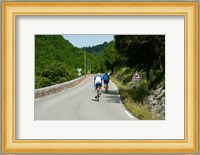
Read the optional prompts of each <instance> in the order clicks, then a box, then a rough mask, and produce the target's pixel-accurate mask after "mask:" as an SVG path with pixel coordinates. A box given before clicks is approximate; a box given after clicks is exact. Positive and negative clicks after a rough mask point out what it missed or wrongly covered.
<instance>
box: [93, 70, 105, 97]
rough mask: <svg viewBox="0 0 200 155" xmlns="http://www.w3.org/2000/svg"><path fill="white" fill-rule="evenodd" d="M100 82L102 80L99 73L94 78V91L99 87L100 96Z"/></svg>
mask: <svg viewBox="0 0 200 155" xmlns="http://www.w3.org/2000/svg"><path fill="white" fill-rule="evenodd" d="M102 80H103V78H102V77H101V74H100V73H98V74H97V75H96V76H95V77H94V85H95V90H97V87H99V86H100V94H101V86H102Z"/></svg>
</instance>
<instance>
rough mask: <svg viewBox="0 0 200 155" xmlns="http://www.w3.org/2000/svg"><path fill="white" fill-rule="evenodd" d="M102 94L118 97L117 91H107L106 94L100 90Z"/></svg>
mask: <svg viewBox="0 0 200 155" xmlns="http://www.w3.org/2000/svg"><path fill="white" fill-rule="evenodd" d="M102 93H103V94H110V95H118V92H117V90H109V91H108V92H106V91H105V90H102Z"/></svg>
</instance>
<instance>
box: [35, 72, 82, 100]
mask: <svg viewBox="0 0 200 155" xmlns="http://www.w3.org/2000/svg"><path fill="white" fill-rule="evenodd" d="M85 78H86V76H81V77H79V78H77V79H74V80H71V81H67V82H64V83H60V84H56V85H53V86H48V87H44V88H39V89H36V90H35V98H39V97H42V96H46V95H50V94H54V93H57V92H60V91H62V90H64V89H66V88H69V87H72V86H74V85H76V84H78V83H80V82H81V81H82V80H84V79H85Z"/></svg>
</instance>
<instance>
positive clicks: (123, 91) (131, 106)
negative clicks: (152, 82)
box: [111, 77, 158, 120]
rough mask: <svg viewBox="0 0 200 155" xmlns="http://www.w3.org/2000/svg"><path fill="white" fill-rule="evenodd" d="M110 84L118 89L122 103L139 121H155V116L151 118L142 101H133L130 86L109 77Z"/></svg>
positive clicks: (132, 92)
mask: <svg viewBox="0 0 200 155" xmlns="http://www.w3.org/2000/svg"><path fill="white" fill-rule="evenodd" d="M111 80H112V82H114V83H115V84H116V85H117V87H118V89H119V94H120V96H121V98H122V100H123V103H124V105H125V107H126V108H127V110H128V111H129V112H130V113H132V114H133V116H135V117H137V118H138V119H141V120H155V119H158V118H157V117H156V116H153V115H152V114H151V112H150V111H149V110H148V108H147V106H146V105H145V104H144V103H143V101H135V100H134V96H135V94H134V93H135V92H134V91H133V90H132V89H131V87H130V86H128V85H124V84H123V83H122V82H120V81H118V80H117V79H116V78H114V77H111Z"/></svg>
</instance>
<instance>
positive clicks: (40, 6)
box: [2, 1, 198, 153]
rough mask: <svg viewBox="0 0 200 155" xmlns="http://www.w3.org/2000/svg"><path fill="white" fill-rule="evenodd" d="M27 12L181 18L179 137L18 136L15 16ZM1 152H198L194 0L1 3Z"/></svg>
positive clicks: (29, 14) (196, 18)
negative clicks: (181, 132) (182, 71)
mask: <svg viewBox="0 0 200 155" xmlns="http://www.w3.org/2000/svg"><path fill="white" fill-rule="evenodd" d="M20 15H23V16H31V15H38V16H39V15H44V16H50V15H53V16H54V15H74V16H81V15H93V16H98V15H104V16H106V15H128V16H133V15H145V16H146V15H147V16H154V15H158V16H184V22H185V47H184V48H185V66H184V68H185V81H184V83H185V94H184V99H185V103H184V106H185V118H184V120H185V139H184V140H19V139H16V126H15V125H16V120H15V115H16V112H15V109H16V105H15V99H16V96H15V90H16V89H15V88H16V83H15V73H16V69H15V56H16V52H15V45H16V41H15V31H16V30H15V20H16V17H17V16H20ZM2 40H3V42H2V152H3V153H49V152H51V153H197V152H198V2H197V1H195V2H2Z"/></svg>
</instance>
